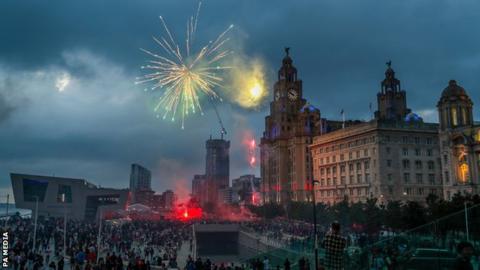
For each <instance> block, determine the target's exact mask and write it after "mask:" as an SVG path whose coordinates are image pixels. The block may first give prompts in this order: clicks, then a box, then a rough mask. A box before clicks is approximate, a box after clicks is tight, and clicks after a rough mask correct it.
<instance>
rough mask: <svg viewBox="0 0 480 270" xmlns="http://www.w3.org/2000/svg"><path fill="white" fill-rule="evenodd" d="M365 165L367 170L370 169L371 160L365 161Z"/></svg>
mask: <svg viewBox="0 0 480 270" xmlns="http://www.w3.org/2000/svg"><path fill="white" fill-rule="evenodd" d="M364 166H365V170H368V169H370V162H369V161H368V160H367V161H365V163H364Z"/></svg>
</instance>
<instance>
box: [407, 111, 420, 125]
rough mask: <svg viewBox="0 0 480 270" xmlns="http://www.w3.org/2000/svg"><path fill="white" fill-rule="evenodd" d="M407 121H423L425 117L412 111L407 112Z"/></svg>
mask: <svg viewBox="0 0 480 270" xmlns="http://www.w3.org/2000/svg"><path fill="white" fill-rule="evenodd" d="M405 122H409V123H417V122H423V118H422V117H420V115H418V114H416V113H413V112H411V113H409V114H407V116H405Z"/></svg>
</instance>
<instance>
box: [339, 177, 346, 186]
mask: <svg viewBox="0 0 480 270" xmlns="http://www.w3.org/2000/svg"><path fill="white" fill-rule="evenodd" d="M340 184H341V185H345V176H342V177H340Z"/></svg>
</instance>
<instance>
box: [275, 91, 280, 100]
mask: <svg viewBox="0 0 480 270" xmlns="http://www.w3.org/2000/svg"><path fill="white" fill-rule="evenodd" d="M279 99H280V92H278V91H277V92H276V93H275V100H279Z"/></svg>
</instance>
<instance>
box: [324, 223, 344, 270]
mask: <svg viewBox="0 0 480 270" xmlns="http://www.w3.org/2000/svg"><path fill="white" fill-rule="evenodd" d="M322 246H323V248H325V267H326V269H328V270H336V269H343V251H344V249H345V246H346V240H345V238H344V237H343V236H341V235H340V223H338V222H333V223H332V225H331V228H330V231H329V232H328V233H327V234H326V235H325V237H324V239H323V244H322Z"/></svg>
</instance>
